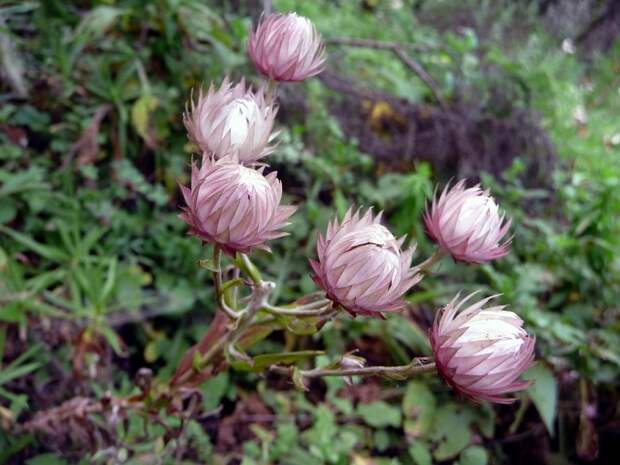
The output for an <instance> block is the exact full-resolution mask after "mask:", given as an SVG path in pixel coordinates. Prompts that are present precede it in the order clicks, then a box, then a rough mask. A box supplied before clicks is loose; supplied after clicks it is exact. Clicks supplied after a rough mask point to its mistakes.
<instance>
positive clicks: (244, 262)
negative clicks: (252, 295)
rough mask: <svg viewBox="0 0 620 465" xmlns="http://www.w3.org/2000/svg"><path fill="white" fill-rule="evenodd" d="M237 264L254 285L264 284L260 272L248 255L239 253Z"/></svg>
mask: <svg viewBox="0 0 620 465" xmlns="http://www.w3.org/2000/svg"><path fill="white" fill-rule="evenodd" d="M235 263H236V264H237V266H238V267H239V268H240V269H241V271H243V272H244V273H245V274H246V275H247V276H248V278H250V279H251V280H252V282H253V283H254V284H260V283H262V282H263V279H262V277H261V274H260V271H258V268H256V265H254V263H252V260H250V257H248V256H247V255H246V254H244V253H238V254H237V258H236V260H235Z"/></svg>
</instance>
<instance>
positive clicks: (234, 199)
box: [180, 156, 295, 255]
mask: <svg viewBox="0 0 620 465" xmlns="http://www.w3.org/2000/svg"><path fill="white" fill-rule="evenodd" d="M181 190H182V192H183V197H184V198H185V202H186V204H187V207H185V208H184V209H183V213H182V214H181V215H180V218H181V219H182V220H183V221H185V222H186V223H187V224H189V225H190V233H191V234H194V235H196V236H198V237H200V238H201V239H203V240H204V241H206V242H212V243H216V244H218V245H219V246H220V247H222V250H224V251H225V252H226V253H228V254H229V255H233V254H234V253H235V252H236V251H239V252H242V253H246V252H249V251H250V250H251V249H252V248H255V247H256V248H262V249H267V250H268V247H267V246H266V245H265V241H267V240H270V239H275V238H278V237H282V236H285V235H286V233H285V232H282V231H280V229H281V228H282V227H284V226H286V225H288V224H289V223H288V222H287V220H288V218H289V217H290V216H291V215H292V214H293V212H294V211H295V207H292V206H281V205H280V200H281V198H282V185H281V183H280V181H279V180H278V179H277V178H276V173H275V172H271V173H269V174H268V175H267V176H264V175H263V173H262V168H261V169H260V170H254V169H251V168H248V167H246V166H243V165H240V164H238V163H236V160H235V159H231V158H223V159H220V160H217V161H216V160H215V159H212V158H210V157H206V156H205V157H203V160H202V165H201V166H200V168H199V167H198V166H196V165H195V164H194V165H193V166H192V179H191V187H189V188H188V187H185V186H181Z"/></svg>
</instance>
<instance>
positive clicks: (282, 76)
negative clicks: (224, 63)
mask: <svg viewBox="0 0 620 465" xmlns="http://www.w3.org/2000/svg"><path fill="white" fill-rule="evenodd" d="M248 55H249V56H250V60H252V62H253V63H254V66H256V68H257V69H258V71H260V72H261V73H262V74H264V75H265V76H268V77H270V78H271V79H275V80H276V81H303V80H304V79H307V78H309V77H312V76H315V75H317V74H319V73H320V72H321V71H323V65H324V64H325V45H324V44H323V42H322V41H321V37H320V35H319V33H318V32H317V30H316V28H315V27H314V25H313V24H312V23H311V22H310V20H309V19H307V18H304V17H303V16H297V14H296V13H289V14H286V15H281V14H271V15H269V16H267V17H263V18H261V20H260V22H259V24H258V26H257V27H256V30H255V31H254V32H253V33H251V34H250V38H249V41H248Z"/></svg>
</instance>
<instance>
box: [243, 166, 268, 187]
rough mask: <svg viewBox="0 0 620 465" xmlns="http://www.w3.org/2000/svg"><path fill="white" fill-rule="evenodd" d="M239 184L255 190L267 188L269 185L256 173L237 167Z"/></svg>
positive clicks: (249, 169)
mask: <svg viewBox="0 0 620 465" xmlns="http://www.w3.org/2000/svg"><path fill="white" fill-rule="evenodd" d="M239 183H240V184H244V185H246V186H252V187H255V188H258V187H262V188H267V189H268V188H269V183H268V182H267V180H266V179H265V177H264V176H263V175H262V174H260V173H259V172H258V171H256V170H253V169H251V168H246V167H245V166H241V165H239Z"/></svg>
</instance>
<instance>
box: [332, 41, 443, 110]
mask: <svg viewBox="0 0 620 465" xmlns="http://www.w3.org/2000/svg"><path fill="white" fill-rule="evenodd" d="M325 42H326V43H328V44H333V45H345V46H348V47H362V48H374V49H377V50H391V51H392V52H393V53H394V54H395V55H396V56H397V57H398V58H399V59H400V61H402V62H403V63H404V64H405V66H407V67H408V68H409V69H411V70H412V71H413V72H414V73H415V74H416V75H417V76H418V77H419V78H420V80H422V82H424V84H426V85H427V87H428V88H429V89H430V91H431V93H432V94H433V97H435V100H437V103H439V105H440V106H441V108H442V109H443V110H446V111H447V110H448V104H447V103H446V101H445V100H444V99H443V97H442V96H441V93H440V91H439V86H438V85H437V83H436V82H435V81H434V80H433V78H432V77H431V75H430V74H428V73H427V72H426V70H425V69H424V67H423V66H422V65H421V64H420V63H418V62H417V61H416V60H415V59H413V58H412V57H411V56H410V55H409V54H408V53H407V52H405V50H404V45H403V44H399V43H397V42H381V41H378V40H373V39H352V38H346V37H331V38H329V39H327V40H326V41H325Z"/></svg>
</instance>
